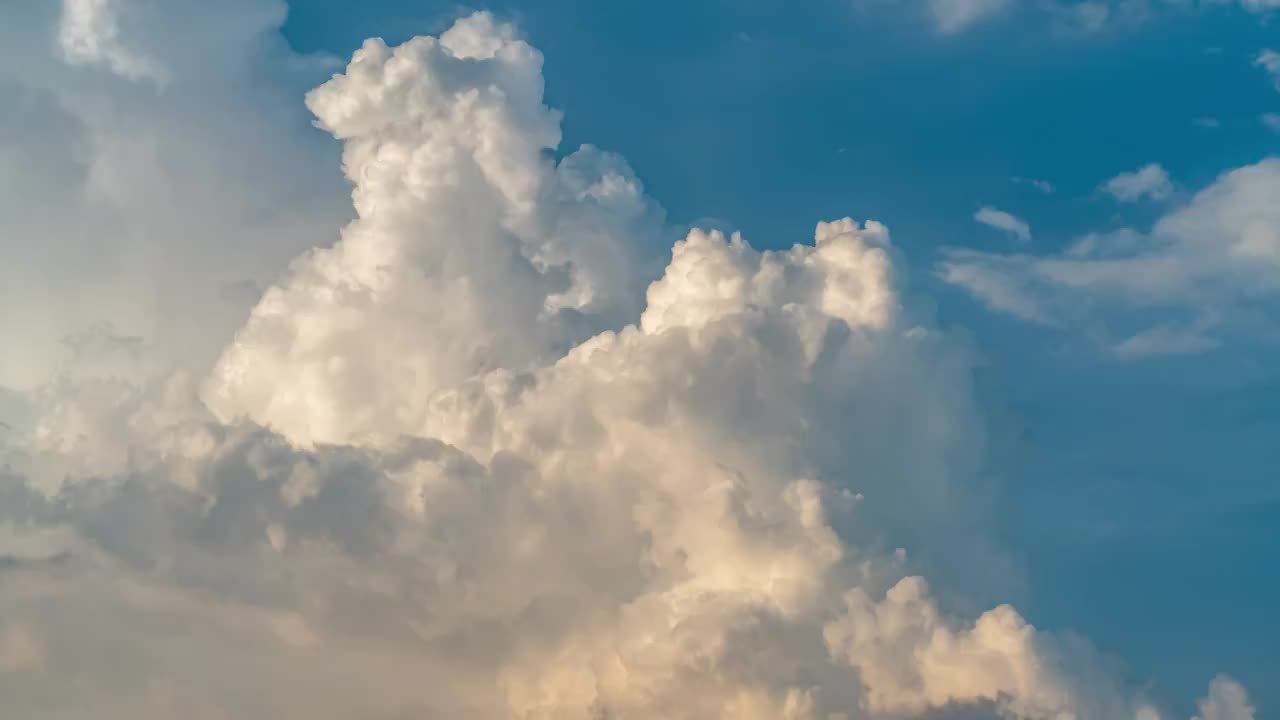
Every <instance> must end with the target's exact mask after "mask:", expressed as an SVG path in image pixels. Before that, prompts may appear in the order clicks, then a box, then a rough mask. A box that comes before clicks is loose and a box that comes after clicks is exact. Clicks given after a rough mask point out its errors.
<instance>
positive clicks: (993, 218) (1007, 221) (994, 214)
mask: <svg viewBox="0 0 1280 720" xmlns="http://www.w3.org/2000/svg"><path fill="white" fill-rule="evenodd" d="M973 219H974V220H976V221H977V222H980V223H982V224H983V225H986V226H987V227H992V228H995V229H996V230H1000V231H1002V232H1004V233H1007V234H1009V235H1012V236H1013V237H1015V238H1017V239H1018V241H1019V242H1024V243H1026V242H1031V226H1030V225H1029V224H1027V221H1025V220H1023V219H1022V218H1020V217H1018V216H1016V215H1013V214H1011V213H1008V212H1005V211H1004V210H1000V209H999V208H993V207H990V206H987V207H983V208H981V209H979V210H978V212H976V213H974V215H973Z"/></svg>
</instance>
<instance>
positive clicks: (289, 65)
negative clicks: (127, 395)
mask: <svg viewBox="0 0 1280 720" xmlns="http://www.w3.org/2000/svg"><path fill="white" fill-rule="evenodd" d="M283 17H284V6H283V4H281V3H275V2H262V1H260V0H230V1H229V2H219V3H207V2H197V1H196V0H178V1H176V2H164V3H152V2H138V1H137V0H134V1H132V2H129V1H126V0H111V2H106V3H103V2H75V1H68V2H67V3H65V4H59V3H53V2H38V3H5V4H4V6H3V8H2V9H0V58H2V59H3V61H4V62H3V63H0V93H3V95H4V97H5V100H4V102H0V157H3V158H5V160H4V161H2V162H0V304H2V305H3V306H4V307H5V312H3V313H0V336H3V337H5V338H21V339H22V342H20V343H6V348H5V352H4V353H0V386H5V387H12V388H22V389H30V388H33V387H36V386H37V385H39V384H40V383H42V382H45V381H47V380H48V379H49V377H50V375H49V373H50V369H51V368H53V367H56V365H57V364H58V362H59V360H60V358H62V357H63V356H64V355H65V354H66V350H65V348H64V346H63V344H62V340H63V338H65V337H66V336H68V335H71V334H74V333H77V332H80V331H82V330H83V329H84V328H86V327H89V326H91V325H98V324H104V323H106V324H110V325H111V326H112V327H113V328H114V331H115V332H116V333H117V334H119V335H122V336H142V337H146V338H147V339H148V342H149V347H150V348H151V352H152V353H154V354H157V355H159V354H163V355H166V356H168V357H169V358H171V359H174V360H181V361H182V362H183V363H189V364H191V365H192V366H193V367H195V366H197V365H203V366H204V367H205V368H207V366H208V365H209V364H211V363H212V362H213V361H214V359H216V357H217V355H218V353H219V352H220V351H221V349H222V347H223V346H224V345H225V344H226V342H227V340H229V339H230V337H231V335H232V334H233V333H234V331H235V329H236V328H237V327H238V326H239V325H240V323H241V322H242V321H243V318H244V314H245V313H246V312H247V310H248V309H249V308H250V307H251V306H252V304H253V303H254V302H255V301H256V296H255V295H253V294H252V293H251V292H249V293H245V292H238V293H237V292H228V290H229V289H230V288H251V287H254V286H262V285H265V284H267V283H269V282H270V280H271V279H272V278H274V277H275V276H276V275H277V274H278V273H279V272H280V271H281V270H282V269H283V268H284V267H285V266H286V265H287V263H288V261H289V260H290V259H291V258H292V257H294V256H295V255H297V254H298V253H299V252H301V251H302V250H304V249H306V248H308V247H310V246H312V245H313V244H328V243H331V242H332V238H333V235H334V234H335V233H334V232H333V228H334V227H335V226H337V225H339V224H340V223H342V222H343V220H344V219H345V218H346V216H347V215H348V214H349V209H347V208H348V207H349V206H348V205H347V204H346V203H345V201H344V198H345V196H346V194H347V190H346V188H344V187H343V184H342V182H341V178H340V177H334V176H335V173H333V172H331V171H330V170H329V168H332V167H333V166H334V164H335V163H336V161H337V160H336V156H335V154H334V152H333V151H332V149H331V148H329V147H327V146H326V145H325V144H324V143H323V141H322V137H321V135H320V134H319V133H316V132H315V131H313V130H311V129H310V118H309V117H308V116H307V114H306V110H305V108H303V107H301V105H300V104H299V103H298V102H297V100H296V97H297V96H299V95H301V93H302V92H303V91H304V90H305V88H307V87H309V86H311V85H313V84H314V83H315V82H317V81H319V80H321V79H323V78H324V77H327V76H328V74H329V71H328V70H327V69H326V63H325V62H324V61H323V59H322V58H316V57H310V56H301V55H298V54H296V53H293V52H292V51H290V50H289V49H288V48H287V47H286V46H285V44H284V42H283V40H281V39H280V38H279V36H278V34H276V32H275V31H276V28H278V27H279V22H280V21H281V20H282V19H283ZM77 18H79V19H77ZM103 18H107V19H109V21H108V20H104V19H103ZM77 23H81V24H83V25H84V27H83V28H80V29H78V30H77V29H75V28H77V27H79V25H77ZM102 23H107V25H106V27H108V28H110V27H114V28H115V31H112V32H107V31H106V30H103V29H102V27H103V26H102ZM95 32H96V33H99V35H102V34H103V33H105V35H102V37H99V36H98V35H93V34H92V33H95ZM77 33H80V34H86V33H87V35H85V37H90V38H96V39H93V40H92V41H90V40H87V39H84V38H81V39H82V40H84V42H85V44H86V47H87V48H90V49H87V50H84V53H80V51H73V54H72V55H70V56H68V55H67V54H66V51H65V50H64V47H63V44H65V43H67V42H70V41H69V40H67V39H66V38H65V37H64V38H63V41H62V42H60V41H59V40H58V38H59V37H62V36H65V35H68V34H70V35H72V36H76V37H79V35H77ZM104 37H112V38H114V39H113V40H111V41H110V42H109V43H108V42H107V41H106V40H105V39H103V38H104ZM77 42H78V41H77ZM95 43H96V44H95ZM68 47H77V46H76V45H74V44H72V45H68ZM94 48H96V49H94ZM112 48H117V49H119V48H122V49H123V50H122V52H125V51H127V56H128V57H139V58H143V57H145V58H147V59H148V60H149V62H150V63H151V64H150V66H149V67H152V68H153V69H156V70H158V71H159V70H162V71H163V76H164V77H165V78H166V81H165V83H164V85H163V87H161V86H159V85H157V83H156V82H154V81H153V79H151V78H146V77H143V78H133V77H129V76H128V73H124V74H123V75H121V74H117V73H116V72H115V71H113V70H112V67H111V60H110V58H111V57H114V56H115V54H114V53H115V51H114V50H112ZM76 53H79V54H76ZM85 53H88V55H86V54H85ZM93 53H97V55H93V57H97V58H98V59H96V60H92V61H90V60H89V59H87V58H88V57H89V55H92V54H93ZM117 64H118V63H117ZM203 371H204V370H203V369H201V370H199V372H203Z"/></svg>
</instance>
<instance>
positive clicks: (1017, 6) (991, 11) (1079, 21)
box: [853, 0, 1280, 35]
mask: <svg viewBox="0 0 1280 720" xmlns="http://www.w3.org/2000/svg"><path fill="white" fill-rule="evenodd" d="M853 1H854V4H855V5H856V6H876V5H882V6H886V7H897V8H908V9H909V10H908V11H909V12H910V13H912V14H915V13H917V12H921V11H923V12H924V13H926V14H927V15H928V17H929V19H930V20H931V21H932V24H933V25H934V27H935V28H936V29H937V30H938V32H940V33H941V34H943V35H954V34H958V33H961V32H964V31H967V30H970V29H973V28H975V27H978V26H981V25H982V24H983V23H985V22H990V21H992V20H994V19H996V18H999V17H1000V16H1001V15H1004V14H1006V13H1010V12H1013V11H1015V10H1016V11H1018V12H1023V11H1027V10H1030V11H1033V12H1035V13H1036V14H1037V16H1038V17H1041V18H1047V19H1049V20H1050V21H1051V22H1052V23H1053V24H1054V25H1055V26H1056V27H1058V28H1064V29H1069V30H1074V31H1083V32H1099V31H1102V30H1104V29H1106V28H1108V27H1112V26H1115V25H1117V24H1121V23H1123V24H1129V25H1132V24H1136V23H1142V22H1145V21H1147V20H1148V19H1150V18H1151V17H1152V16H1154V15H1156V14H1157V13H1158V12H1160V11H1161V10H1162V9H1165V8H1168V9H1181V10H1186V9H1188V8H1190V9H1196V10H1202V9H1207V8H1210V7H1212V6H1230V7H1233V8H1234V7H1239V8H1241V9H1243V10H1245V11H1248V12H1252V13H1258V14H1262V13H1270V12H1271V11H1273V10H1275V9H1276V8H1280V2H1277V0H1190V1H1188V0H1163V1H1162V2H1151V1H1150V0H1037V2H1027V3H1017V2H1013V0H913V2H902V3H893V2H887V1H886V0H853Z"/></svg>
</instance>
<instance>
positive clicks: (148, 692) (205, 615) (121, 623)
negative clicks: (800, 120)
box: [0, 6, 1252, 720]
mask: <svg viewBox="0 0 1280 720" xmlns="http://www.w3.org/2000/svg"><path fill="white" fill-rule="evenodd" d="M139 7H141V6H139ZM122 17H123V16H122ZM246 27H250V28H258V27H260V26H258V25H256V24H252V23H251V24H248V25H246ZM121 36H122V37H123V36H125V33H123V32H122V33H121ZM149 56H151V57H155V58H157V62H162V63H163V62H165V59H166V57H167V56H166V55H165V53H162V52H155V53H151V54H149ZM540 63H541V58H540V56H539V55H538V53H537V52H536V51H535V50H533V49H532V48H531V47H530V46H529V45H527V44H526V43H524V42H523V41H522V40H520V39H519V37H518V35H517V34H516V32H515V30H514V29H513V28H512V27H511V26H509V25H506V24H503V23H500V22H497V21H496V20H495V19H494V18H493V17H492V16H490V15H487V14H483V13H481V14H477V15H472V16H470V17H468V18H464V19H462V20H460V21H458V23H457V24H455V25H454V27H453V28H451V29H450V30H449V31H447V32H446V33H444V34H443V35H441V36H440V37H439V38H438V39H433V38H418V39H414V40H411V41H409V42H407V43H406V44H404V45H402V46H400V47H398V48H394V49H393V48H389V47H387V46H386V45H385V44H383V43H381V42H378V41H371V42H369V43H367V44H366V45H365V46H364V47H363V48H362V49H361V50H360V51H359V52H358V53H357V54H356V55H355V57H354V58H353V59H352V61H351V63H350V65H349V66H348V67H347V69H346V70H345V72H344V73H342V74H340V75H337V76H335V77H333V78H332V79H331V80H330V81H328V82H327V83H325V84H324V85H322V86H320V87H319V88H318V89H317V90H315V91H313V92H312V93H311V94H310V95H309V96H308V104H309V106H310V107H311V109H312V110H313V111H314V112H315V113H316V115H317V117H318V118H319V121H320V125H321V126H322V127H323V128H324V129H326V130H328V131H329V132H331V133H333V134H334V135H335V136H336V137H337V138H338V139H339V140H341V141H342V143H343V148H344V150H343V157H344V167H345V169H346V172H347V175H348V179H349V180H350V181H351V183H352V185H353V188H354V190H353V200H354V206H355V215H356V217H355V220H353V221H352V222H351V223H350V224H349V225H347V226H346V228H345V229H344V230H343V231H342V233H341V237H340V239H339V240H338V242H337V243H336V244H334V245H332V246H328V247H319V248H317V249H312V250H309V251H307V252H305V253H303V254H302V255H300V256H299V257H298V258H297V259H295V260H294V261H293V263H292V264H291V266H290V267H289V268H288V270H287V271H286V272H284V274H283V275H282V276H280V277H279V279H278V280H277V281H276V282H275V284H274V285H272V286H271V287H270V288H268V289H267V290H266V291H265V292H264V293H263V294H262V296H261V298H260V299H259V300H258V301H257V302H256V306H255V307H254V308H253V310H252V312H251V314H250V315H249V317H248V320H247V322H245V324H244V326H243V327H242V328H241V329H240V330H239V332H238V333H236V334H235V338H234V340H233V341H231V342H229V343H228V344H227V345H226V347H225V348H224V349H223V350H222V352H221V355H220V359H218V360H217V361H216V363H213V368H212V370H211V371H209V372H207V373H206V372H205V368H204V367H202V366H201V364H200V363H199V362H191V363H185V362H182V361H181V358H180V357H179V356H176V355H175V354H174V353H171V352H165V351H164V348H165V341H166V340H169V338H165V337H161V339H160V340H159V341H156V340H155V339H153V338H151V337H149V336H147V335H146V334H142V333H139V334H128V333H121V332H119V331H117V330H116V329H113V328H112V327H109V326H105V325H97V326H93V327H92V328H91V329H90V330H88V331H85V332H82V333H81V334H79V335H77V336H75V341H74V342H73V343H72V344H71V350H72V359H71V361H70V362H69V364H67V365H66V366H64V367H62V368H61V369H59V370H57V371H56V372H54V373H53V374H52V379H50V380H48V381H46V382H43V383H41V384H40V386H39V387H38V388H37V389H34V390H29V391H28V390H24V391H22V392H21V393H20V394H21V396H22V398H23V402H24V403H26V404H27V405H28V406H29V407H30V408H31V410H30V415H31V418H30V421H29V422H26V423H23V424H21V425H19V426H17V427H15V428H14V431H13V432H12V433H9V434H7V435H6V436H5V438H4V439H3V440H2V442H4V443H5V445H4V446H0V449H2V451H3V452H4V454H5V465H3V467H4V469H3V470H0V580H3V582H0V619H2V620H0V698H2V699H0V703H2V705H0V707H4V709H5V710H8V711H11V712H12V713H13V714H15V715H18V716H21V717H26V718H36V719H42V718H50V719H51V718H64V717H73V716H77V715H81V714H83V713H84V712H85V709H86V708H92V709H93V712H94V714H95V715H96V716H99V717H107V718H123V717H130V718H144V719H149V718H157V719H159V718H169V717H173V716H175V715H179V714H181V715H182V716H185V717H191V718H197V719H198V720H204V719H206V718H208V719H213V718H259V717H279V716H288V717H309V718H318V719H325V718H333V719H335V720H336V719H338V718H351V717H360V718H388V719H390V718H408V717H450V718H475V719H477V720H481V719H492V720H505V719H515V718H520V719H524V720H535V719H546V720H550V719H552V718H555V719H556V720H561V719H568V720H574V719H581V720H595V719H598V718H659V717H661V718H672V719H674V720H682V719H688V720H694V719H698V720H701V719H703V718H724V719H726V720H730V719H732V720H752V719H758V720H775V719H777V718H786V719H789V720H819V719H821V720H834V719H837V718H844V719H846V720H852V719H853V718H871V719H874V720H879V719H883V720H905V719H907V718H935V719H936V718H944V717H955V716H957V715H959V714H962V713H967V715H965V716H971V717H991V718H996V717H999V718H1015V717H1016V718H1029V719H1031V720H1070V719H1076V720H1082V719H1083V718H1125V719H1128V718H1133V719H1135V720H1152V719H1153V718H1156V717H1158V716H1157V715H1156V713H1155V710H1153V709H1152V708H1151V707H1149V706H1148V705H1147V704H1146V703H1145V702H1144V701H1143V699H1142V698H1141V697H1140V694H1139V693H1135V692H1133V691H1132V690H1130V689H1128V688H1127V687H1125V686H1124V685H1123V683H1121V682H1119V681H1118V680H1117V679H1116V678H1118V677H1119V674H1118V673H1112V672H1110V670H1109V663H1108V662H1107V661H1105V660H1104V659H1103V658H1102V657H1101V656H1099V655H1098V653H1097V652H1096V651H1095V650H1093V649H1091V648H1090V647H1089V646H1088V645H1087V644H1085V643H1083V642H1082V641H1076V640H1071V639H1069V638H1063V637H1058V636H1055V635H1053V634H1050V633H1045V632H1042V631H1039V630H1037V629H1035V628H1034V627H1033V626H1031V625H1030V624H1028V623H1027V622H1026V621H1025V620H1023V619H1022V618H1021V617H1020V616H1019V615H1018V614H1017V613H1016V612H1015V611H1014V610H1013V609H1012V608H1010V607H1008V606H999V607H997V608H996V609H994V610H990V611H987V612H985V613H984V612H976V613H975V612H971V610H972V606H973V605H974V604H975V603H976V602H979V601H984V600H987V599H988V596H990V595H992V594H1001V593H1003V592H1004V591H1005V590H1006V588H1004V587H1002V586H1001V584H1000V582H999V579H1000V578H1003V577H1006V576H1007V575H1008V567H1009V566H1008V564H1007V563H1006V561H1005V560H1004V556H1003V554H1002V553H1001V552H1000V551H999V549H998V547H997V546H996V544H995V543H994V541H993V540H992V538H991V536H990V531H989V526H988V521H989V519H990V518H989V515H988V509H989V506H990V505H991V504H993V503H994V502H996V501H997V499H998V495H997V490H998V488H997V487H996V482H995V480H994V479H993V477H994V474H993V473H992V472H991V471H990V468H988V467H987V466H986V465H985V462H984V446H985V444H986V442H987V441H988V438H987V431H988V427H987V426H986V424H985V423H984V421H983V415H982V413H981V411H980V404H979V398H978V397H977V392H976V390H975V387H974V385H975V383H974V373H975V368H976V366H977V364H978V359H977V357H976V354H975V353H974V352H973V351H972V350H971V348H970V347H969V346H968V345H967V344H966V343H965V342H964V341H963V339H962V338H960V337H957V336H954V335H953V334H951V333H949V332H947V331H945V330H943V329H940V328H939V327H937V325H936V324H935V323H934V322H933V321H932V319H931V318H930V317H929V316H928V315H927V314H925V313H924V312H922V311H921V310H920V307H919V304H917V303H915V302H913V301H912V299H911V297H910V294H909V293H908V292H907V291H906V289H905V283H904V282H903V279H902V275H901V271H900V269H899V264H898V261H897V259H896V256H895V252H894V250H893V245H892V242H891V240H890V235H889V232H888V230H887V229H886V228H884V227H883V226H881V225H879V224H877V223H874V222H867V223H856V222H854V221H852V220H848V219H845V220H839V221H836V222H831V223H822V224H819V225H818V226H817V229H816V232H815V237H814V242H813V243H812V244H808V243H802V244H798V245H795V246H793V247H791V248H789V249H784V250H778V251H767V252H760V251H757V250H755V249H753V248H752V247H751V246H749V245H748V244H747V242H746V241H745V240H744V239H743V238H742V237H740V236H737V235H733V236H729V237H726V236H725V235H724V234H722V233H718V232H704V231H700V230H695V231H693V232H691V233H689V234H688V235H687V237H685V238H684V239H683V240H680V241H679V242H677V243H675V245H674V247H672V248H671V253H670V261H669V262H668V263H667V264H666V266H665V268H663V267H661V265H660V263H658V264H655V265H650V264H649V258H651V257H655V256H661V255H662V254H663V253H661V252H659V251H658V248H659V247H661V246H659V245H656V243H657V242H659V241H661V240H662V239H663V238H664V237H665V235H666V233H667V230H666V229H665V226H664V224H663V221H662V217H661V212H660V210H659V209H658V208H657V206H656V204H655V203H653V201H651V200H649V199H648V198H646V196H645V195H644V194H643V192H642V191H641V188H640V185H639V183H638V181H636V179H635V178H634V177H633V175H632V173H631V172H630V170H629V169H628V168H627V166H626V165H625V163H623V162H622V161H621V160H620V159H619V158H616V157H614V156H610V155H607V154H605V153H602V152H601V151H598V150H595V149H592V148H583V149H579V150H577V151H574V152H572V153H569V154H567V155H564V156H563V157H561V159H559V160H558V161H555V160H553V159H552V158H553V157H556V156H557V154H558V152H559V148H558V143H559V130H558V123H557V117H556V115H555V114H554V113H553V112H552V111H550V110H548V109H547V108H545V107H544V106H543V103H542V77H541V71H540ZM170 77H171V85H170V88H171V90H166V92H179V90H174V89H172V88H178V87H180V85H181V83H182V77H183V74H182V73H181V72H176V71H175V72H174V73H173V74H172V75H170ZM128 82H129V84H128V87H130V88H132V89H131V90H130V92H135V91H138V90H137V88H138V84H137V83H133V82H132V81H128ZM148 92H150V90H148ZM317 242H319V241H317ZM187 308H188V306H187V305H182V304H180V305H178V306H175V308H172V310H173V311H175V312H184V311H185V310H186V309H187ZM188 319H189V320H190V321H193V322H198V318H196V317H192V318H188ZM157 345H158V346H159V347H160V348H161V351H160V352H153V351H152V348H153V347H155V346H157ZM924 576H928V577H929V578H930V579H931V582H932V585H933V587H934V588H936V589H932V590H931V589H930V585H929V584H926V582H925V581H924V579H923V577H924ZM1201 712H1202V714H1204V715H1205V716H1206V720H1208V719H1209V718H1211V717H1212V718H1228V717H1229V718H1232V719H1233V720H1235V718H1237V717H1243V718H1247V717H1249V714H1251V713H1252V711H1251V710H1249V709H1248V705H1247V700H1246V698H1245V697H1244V695H1243V691H1241V690H1240V689H1239V688H1238V687H1237V686H1235V685H1234V684H1232V683H1230V681H1228V680H1219V681H1215V683H1214V685H1213V687H1212V689H1211V692H1210V694H1209V696H1208V697H1207V698H1206V700H1205V702H1204V705H1203V707H1202V710H1201ZM1211 713H1216V715H1211ZM1228 713H1233V714H1228ZM1240 713H1247V714H1245V715H1241V714H1240Z"/></svg>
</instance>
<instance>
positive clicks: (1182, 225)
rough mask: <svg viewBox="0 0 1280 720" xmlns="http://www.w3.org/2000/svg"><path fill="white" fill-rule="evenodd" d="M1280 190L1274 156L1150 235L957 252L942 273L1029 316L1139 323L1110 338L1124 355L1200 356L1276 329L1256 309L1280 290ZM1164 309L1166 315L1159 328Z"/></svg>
mask: <svg viewBox="0 0 1280 720" xmlns="http://www.w3.org/2000/svg"><path fill="white" fill-rule="evenodd" d="M1148 185H1149V183H1145V182H1136V183H1133V184H1130V185H1127V186H1126V192H1127V194H1124V196H1125V197H1136V196H1137V195H1135V194H1133V193H1134V192H1136V189H1137V188H1139V187H1141V188H1143V189H1144V190H1145V189H1148ZM1129 191H1132V192H1129ZM1278 194H1280V160H1277V159H1274V158H1269V159H1267V160H1263V161H1262V162H1260V163H1257V164H1255V165H1250V166H1246V167H1242V168H1238V169H1235V170H1232V171H1230V172H1227V173H1224V174H1223V175H1222V176H1221V177H1219V178H1218V179H1217V180H1216V181H1215V182H1214V183H1213V184H1212V185H1210V186H1209V187H1207V188H1205V189H1204V190H1202V191H1201V192H1199V193H1197V194H1196V195H1195V196H1194V197H1193V198H1191V200H1190V201H1189V202H1188V203H1187V204H1186V205H1184V206H1182V207H1179V208H1177V209H1175V210H1173V211H1171V212H1169V213H1168V214H1166V215H1165V216H1164V217H1162V218H1161V219H1160V220H1159V221H1157V222H1156V223H1155V225H1154V226H1153V227H1152V228H1151V230H1150V231H1149V232H1146V233H1141V232H1136V231H1133V230H1128V229H1125V230H1119V231H1113V232H1108V233H1100V234H1093V235H1088V236H1086V237H1084V238H1082V239H1080V240H1079V241H1078V242H1076V243H1075V244H1074V245H1073V246H1071V247H1070V248H1068V249H1067V250H1066V251H1065V252H1062V253H1058V254H1054V255H1043V256H1037V255H1028V254H996V253H983V252H975V251H970V250H950V251H948V252H947V256H946V259H945V260H944V261H943V263H942V264H941V266H940V268H939V272H940V274H941V276H942V277H943V278H944V279H946V280H947V281H948V282H951V283H952V284H954V285H957V286H959V287H962V288H964V289H966V290H968V291H969V292H971V293H972V294H974V295H975V296H976V297H978V298H979V299H981V300H982V301H983V302H985V303H986V304H988V305H989V306H990V307H991V308H993V309H995V310H999V311H1002V312H1006V313H1010V314H1013V315H1016V316H1018V317H1021V318H1023V319H1026V320H1031V321H1036V322H1041V323H1044V324H1050V325H1061V326H1075V327H1083V326H1085V325H1088V324H1096V323H1094V322H1093V321H1096V320H1098V319H1099V318H1103V319H1108V320H1109V321H1110V322H1111V323H1113V324H1114V325H1115V326H1116V327H1120V328H1123V327H1126V326H1130V327H1131V331H1130V332H1128V333H1125V334H1121V335H1120V336H1119V337H1115V336H1107V337H1103V338H1102V341H1103V343H1104V344H1106V345H1107V346H1108V347H1110V348H1111V349H1112V350H1114V351H1116V352H1117V353H1119V354H1120V355H1123V356H1135V355H1143V354H1152V353H1181V352H1199V351H1203V350H1207V349H1210V348H1213V347H1215V346H1216V345H1217V344H1218V342H1219V338H1221V337H1222V336H1224V335H1227V334H1239V333H1246V334H1257V333H1263V334H1269V333H1273V332H1274V331H1275V328H1274V327H1273V326H1272V325H1271V324H1270V323H1269V322H1268V321H1267V320H1266V319H1265V317H1262V316H1260V315H1259V313H1258V312H1257V310H1258V308H1260V307H1262V306H1263V304H1265V303H1268V302H1273V301H1274V299H1275V297H1276V295H1277V293H1280V281H1278V280H1277V278H1280V274H1277V269H1278V268H1280V204H1277V203H1276V202H1275V198H1276V197H1277V195H1278ZM1153 313H1155V314H1156V315H1155V316H1156V317H1162V318H1163V319H1162V320H1160V321H1159V322H1157V323H1155V324H1152V323H1151V322H1150V318H1151V317H1152V316H1153ZM1143 316H1146V317H1147V320H1145V321H1144V320H1141V318H1142V317H1143ZM1130 318H1132V319H1130Z"/></svg>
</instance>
